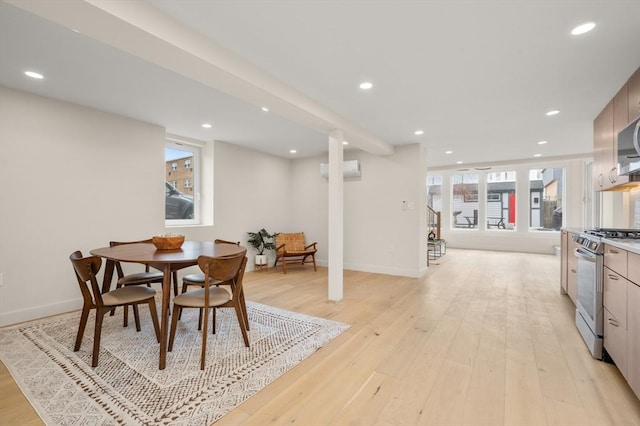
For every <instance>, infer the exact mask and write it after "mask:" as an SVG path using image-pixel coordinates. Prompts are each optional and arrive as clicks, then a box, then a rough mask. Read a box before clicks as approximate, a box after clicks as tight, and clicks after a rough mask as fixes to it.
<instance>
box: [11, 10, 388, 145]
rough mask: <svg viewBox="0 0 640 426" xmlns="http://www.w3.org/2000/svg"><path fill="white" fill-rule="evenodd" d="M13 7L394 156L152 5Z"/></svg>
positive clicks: (379, 142)
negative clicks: (337, 130) (336, 131)
mask: <svg viewBox="0 0 640 426" xmlns="http://www.w3.org/2000/svg"><path fill="white" fill-rule="evenodd" d="M7 3H10V4H12V5H14V6H16V7H18V8H21V9H23V10H26V11H28V12H31V13H33V14H35V15H38V16H40V17H42V18H45V19H48V20H50V21H53V22H55V23H57V24H59V25H62V26H64V27H67V28H70V29H75V30H78V31H80V32H81V33H82V34H83V35H85V36H88V37H90V38H92V39H95V40H97V41H99V42H102V43H104V44H106V45H109V46H111V47H114V48H116V49H119V50H121V51H124V52H127V53H129V54H131V55H134V56H136V57H139V58H141V59H144V60H146V61H148V62H150V63H152V64H154V65H157V66H160V67H162V68H165V69H168V70H170V71H173V72H175V73H177V74H179V75H181V76H184V77H187V78H189V79H191V80H194V81H197V82H198V83H201V84H203V85H205V86H207V87H210V88H213V89H215V90H217V91H219V92H222V93H226V94H228V95H230V96H233V97H235V98H238V99H241V100H242V101H245V102H247V103H250V104H253V105H255V106H256V107H262V106H268V108H269V111H270V112H271V113H274V114H277V115H280V116H281V117H283V118H286V119H288V120H290V121H293V122H295V123H298V124H300V125H302V126H305V127H308V128H311V129H313V130H315V131H318V132H321V133H325V134H327V135H328V134H329V133H330V132H331V131H332V130H334V129H341V130H342V131H343V133H344V137H345V139H346V140H348V141H349V144H350V146H352V147H356V148H359V149H362V150H364V151H367V152H370V153H372V154H376V155H389V154H392V153H393V146H392V145H391V144H389V143H387V142H385V141H383V140H381V139H379V138H377V137H375V136H373V135H371V134H370V133H369V132H368V131H367V130H365V129H363V128H361V127H360V126H358V125H357V124H355V123H352V122H350V121H349V120H347V119H345V118H344V117H342V116H340V115H338V114H337V113H334V112H333V111H330V110H329V109H327V108H325V107H324V106H322V105H320V104H319V103H318V102H316V101H314V100H313V99H311V98H309V97H307V96H306V95H304V94H302V93H301V92H299V91H297V90H296V89H294V88H292V87H289V86H287V85H286V84H284V83H283V82H281V81H280V80H278V79H276V78H275V77H273V76H271V75H270V74H268V73H266V72H265V71H263V70H261V69H259V68H257V67H256V66H254V65H252V64H250V63H249V62H247V61H245V60H243V59H242V58H240V57H239V56H238V55H236V54H234V53H233V52H230V51H229V50H226V49H225V48H223V47H222V46H220V45H218V44H216V43H215V42H214V41H212V40H210V39H208V38H206V37H205V36H203V35H202V34H200V33H198V32H196V31H194V30H191V29H190V28H188V27H186V26H185V25H183V24H182V23H180V22H178V21H176V20H175V19H173V18H171V17H170V16H168V15H166V14H164V13H163V12H162V11H160V10H159V9H157V8H155V7H154V6H153V5H151V4H149V3H146V2H139V1H131V2H129V1H105V0H74V1H66V2H64V3H62V4H61V3H59V2H52V1H49V0H31V1H25V0H8V1H7Z"/></svg>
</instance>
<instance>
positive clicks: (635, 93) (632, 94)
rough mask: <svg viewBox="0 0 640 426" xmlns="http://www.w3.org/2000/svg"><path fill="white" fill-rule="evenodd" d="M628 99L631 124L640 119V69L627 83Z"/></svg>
mask: <svg viewBox="0 0 640 426" xmlns="http://www.w3.org/2000/svg"><path fill="white" fill-rule="evenodd" d="M627 97H628V98H629V123H631V122H632V121H634V120H635V119H636V118H638V117H640V68H638V69H637V70H636V72H635V73H633V75H632V76H631V78H630V79H629V81H628V82H627Z"/></svg>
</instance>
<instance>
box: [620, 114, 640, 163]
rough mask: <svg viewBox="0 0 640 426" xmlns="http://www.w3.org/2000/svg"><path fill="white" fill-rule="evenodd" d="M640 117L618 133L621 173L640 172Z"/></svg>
mask: <svg viewBox="0 0 640 426" xmlns="http://www.w3.org/2000/svg"><path fill="white" fill-rule="evenodd" d="M639 133H640V117H638V118H637V119H636V120H635V121H633V122H632V123H631V124H629V125H628V126H627V127H625V128H624V129H623V130H622V131H620V133H618V170H619V172H618V173H619V174H620V175H635V174H640V134H639Z"/></svg>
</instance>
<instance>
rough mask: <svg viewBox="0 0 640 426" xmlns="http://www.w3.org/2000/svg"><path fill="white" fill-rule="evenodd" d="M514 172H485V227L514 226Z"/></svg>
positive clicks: (513, 227) (504, 227)
mask: <svg viewBox="0 0 640 426" xmlns="http://www.w3.org/2000/svg"><path fill="white" fill-rule="evenodd" d="M516 205H517V204H516V172H515V171H509V172H496V173H487V228H488V229H506V230H509V229H510V230H514V229H515V228H516Z"/></svg>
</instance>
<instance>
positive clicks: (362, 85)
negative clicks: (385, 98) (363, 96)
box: [360, 81, 373, 90]
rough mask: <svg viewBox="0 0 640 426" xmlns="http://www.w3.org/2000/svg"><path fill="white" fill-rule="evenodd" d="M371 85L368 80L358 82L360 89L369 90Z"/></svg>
mask: <svg viewBox="0 0 640 426" xmlns="http://www.w3.org/2000/svg"><path fill="white" fill-rule="evenodd" d="M372 87H373V84H372V83H370V82H368V81H363V82H362V83H360V88H361V89H362V90H369V89H371V88H372Z"/></svg>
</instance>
